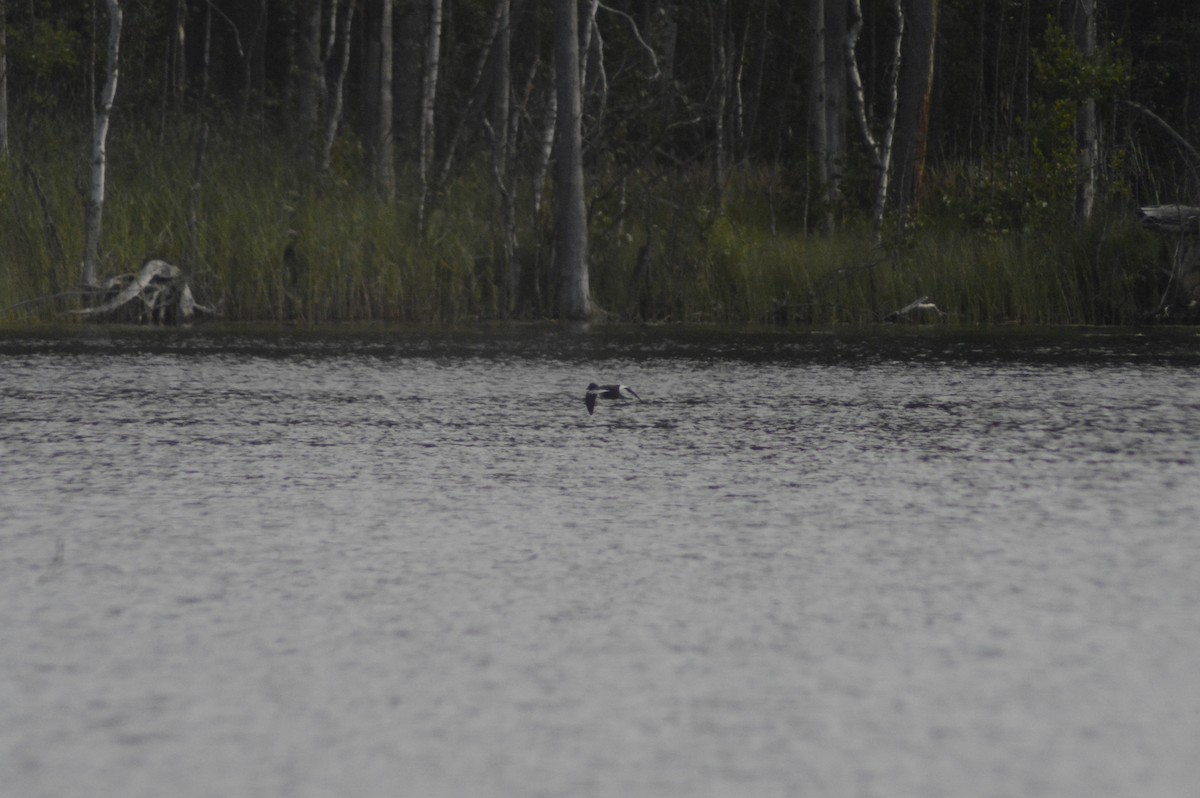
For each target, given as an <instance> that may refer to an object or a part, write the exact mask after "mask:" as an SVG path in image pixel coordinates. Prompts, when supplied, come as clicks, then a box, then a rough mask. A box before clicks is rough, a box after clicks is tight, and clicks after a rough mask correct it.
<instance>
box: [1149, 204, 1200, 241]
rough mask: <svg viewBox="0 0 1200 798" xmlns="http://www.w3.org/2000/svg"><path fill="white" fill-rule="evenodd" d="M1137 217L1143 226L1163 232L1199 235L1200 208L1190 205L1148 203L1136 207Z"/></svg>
mask: <svg viewBox="0 0 1200 798" xmlns="http://www.w3.org/2000/svg"><path fill="white" fill-rule="evenodd" d="M1138 219H1139V220H1140V221H1141V223H1142V225H1143V226H1144V227H1149V228H1151V229H1153V230H1158V231H1160V232H1163V233H1177V234H1179V235H1200V208H1197V207H1195V206H1192V205H1179V204H1178V203H1175V204H1171V205H1148V206H1146V207H1144V208H1138Z"/></svg>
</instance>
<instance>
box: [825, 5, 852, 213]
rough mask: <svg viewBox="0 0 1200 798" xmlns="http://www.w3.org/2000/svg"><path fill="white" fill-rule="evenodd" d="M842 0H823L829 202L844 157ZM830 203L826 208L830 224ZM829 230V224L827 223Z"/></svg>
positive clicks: (835, 197)
mask: <svg viewBox="0 0 1200 798" xmlns="http://www.w3.org/2000/svg"><path fill="white" fill-rule="evenodd" d="M847 16H848V7H847V3H846V0H825V125H826V127H827V131H826V133H825V169H826V172H827V174H828V175H829V188H828V195H829V200H830V203H831V206H835V205H836V204H837V203H838V201H839V200H840V199H841V196H842V169H843V166H844V162H845V160H846V144H847V142H846V94H847V83H848V80H847V75H846V64H845V62H844V61H843V60H842V59H841V58H839V57H838V54H839V53H840V52H841V51H842V48H843V46H844V45H845V41H846V26H847V24H848V22H847ZM832 212H833V207H831V208H830V214H831V216H830V223H831V225H832ZM830 229H831V230H832V226H831V227H830Z"/></svg>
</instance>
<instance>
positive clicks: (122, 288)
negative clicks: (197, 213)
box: [72, 258, 216, 324]
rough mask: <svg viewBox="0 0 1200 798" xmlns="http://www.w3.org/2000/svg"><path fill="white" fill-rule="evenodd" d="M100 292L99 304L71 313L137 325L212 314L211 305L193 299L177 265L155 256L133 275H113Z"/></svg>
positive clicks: (170, 321)
mask: <svg viewBox="0 0 1200 798" xmlns="http://www.w3.org/2000/svg"><path fill="white" fill-rule="evenodd" d="M101 292H102V296H103V301H102V302H101V304H99V305H96V306H95V307H90V308H83V309H81V310H75V311H72V313H73V314H74V315H77V316H86V317H89V318H97V319H104V320H106V321H129V322H136V323H138V324H147V323H150V324H187V323H189V322H191V321H192V319H193V318H194V317H195V315H196V314H197V313H204V314H208V315H214V314H215V313H216V311H215V310H214V309H213V308H210V307H207V306H205V305H201V304H199V303H197V302H196V299H195V297H194V296H193V295H192V289H191V287H190V286H189V285H188V282H187V278H186V277H184V275H183V272H182V271H181V270H180V268H179V267H178V266H175V265H173V264H171V263H167V262H166V261H165V260H159V259H157V258H151V259H150V260H147V261H146V262H145V263H143V264H142V268H141V269H139V270H138V272H137V274H122V275H120V276H118V277H113V278H112V279H110V280H109V281H108V282H107V283H106V284H105V285H104V287H103V288H102V289H101Z"/></svg>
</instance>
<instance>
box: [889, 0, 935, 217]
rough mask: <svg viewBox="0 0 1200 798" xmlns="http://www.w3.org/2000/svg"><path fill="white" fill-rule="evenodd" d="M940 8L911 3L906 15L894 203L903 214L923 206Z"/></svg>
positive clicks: (924, 0)
mask: <svg viewBox="0 0 1200 798" xmlns="http://www.w3.org/2000/svg"><path fill="white" fill-rule="evenodd" d="M939 5H940V0H911V2H909V4H908V11H907V13H906V16H907V20H908V21H907V24H906V25H905V36H904V57H903V64H904V66H903V68H902V69H901V70H900V93H899V101H900V106H899V109H898V111H897V116H896V168H895V170H894V174H895V176H896V177H895V183H896V185H895V190H894V196H895V201H896V202H895V204H896V206H897V208H898V209H899V210H900V211H901V212H905V211H907V210H909V209H912V210H915V209H917V208H919V207H920V203H921V194H922V191H923V187H924V182H925V159H926V154H927V152H928V149H929V114H930V109H931V107H932V105H933V79H934V75H935V73H936V52H937V35H938V11H939Z"/></svg>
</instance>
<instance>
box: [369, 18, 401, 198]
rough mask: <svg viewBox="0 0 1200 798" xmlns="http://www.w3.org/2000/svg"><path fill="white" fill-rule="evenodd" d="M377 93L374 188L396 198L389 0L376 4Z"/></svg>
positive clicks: (386, 195) (380, 192)
mask: <svg viewBox="0 0 1200 798" xmlns="http://www.w3.org/2000/svg"><path fill="white" fill-rule="evenodd" d="M378 35H379V65H378V68H379V71H378V81H379V86H378V88H379V94H378V95H377V99H378V108H377V109H376V111H377V115H376V119H375V124H376V127H375V169H374V172H375V189H376V190H377V191H378V192H379V194H380V196H382V197H383V198H384V199H385V200H387V201H388V202H391V201H392V200H394V199H395V198H396V145H395V138H394V136H393V135H392V0H380V3H379V33H378Z"/></svg>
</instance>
